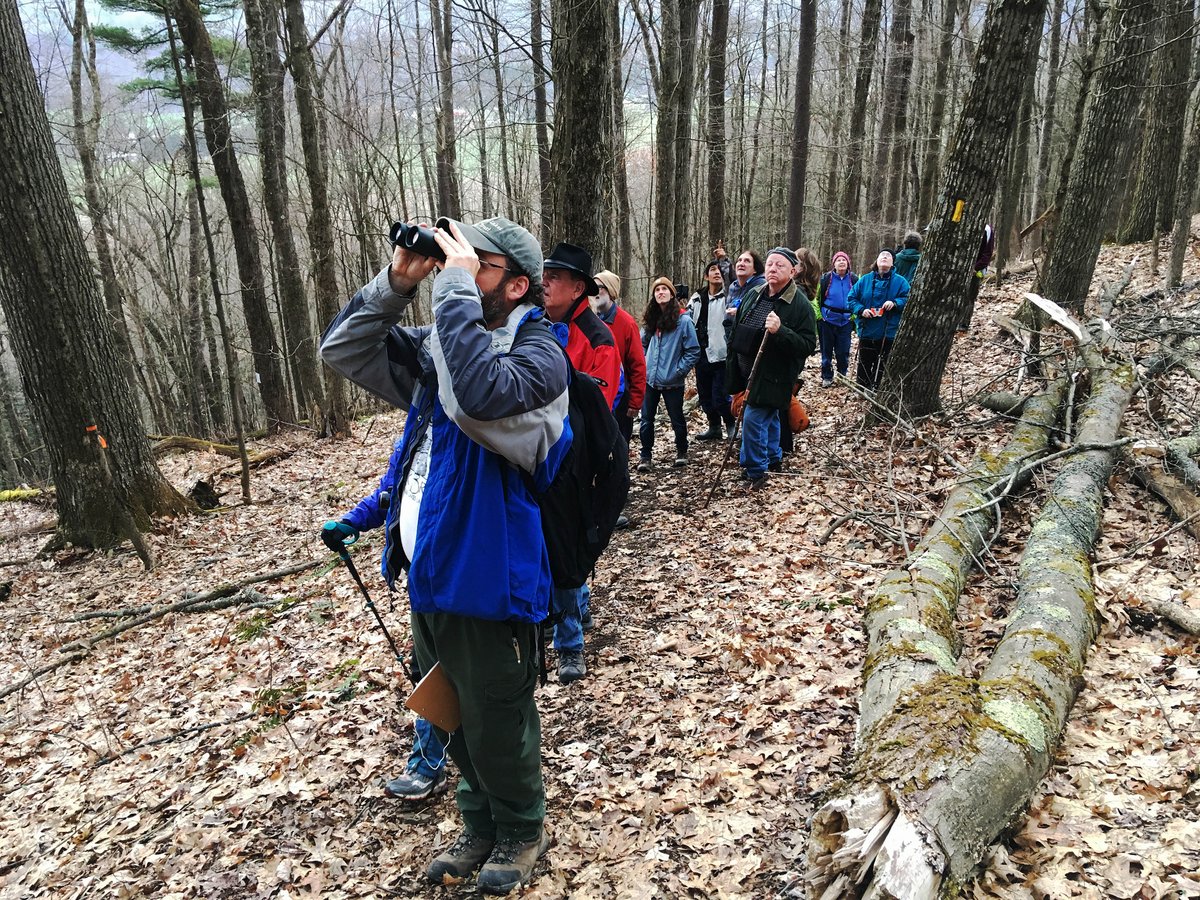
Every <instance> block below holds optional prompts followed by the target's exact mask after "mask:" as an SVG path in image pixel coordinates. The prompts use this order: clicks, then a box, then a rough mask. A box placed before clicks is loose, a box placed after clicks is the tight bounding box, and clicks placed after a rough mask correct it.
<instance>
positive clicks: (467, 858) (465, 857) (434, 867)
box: [425, 828, 496, 884]
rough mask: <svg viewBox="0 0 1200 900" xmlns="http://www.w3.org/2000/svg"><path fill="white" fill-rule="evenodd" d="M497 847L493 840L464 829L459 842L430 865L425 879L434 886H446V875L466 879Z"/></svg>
mask: <svg viewBox="0 0 1200 900" xmlns="http://www.w3.org/2000/svg"><path fill="white" fill-rule="evenodd" d="M495 846H496V842H495V841H493V840H492V839H491V838H482V837H480V836H479V835H477V834H473V833H472V832H470V831H467V830H466V829H465V828H464V829H463V830H462V832H461V833H460V834H459V835H458V838H457V840H455V842H454V843H453V844H451V845H450V847H449V848H448V849H447V850H445V851H444V852H443V853H442V855H441V856H439V857H438V858H437V859H435V860H434V861H433V862H431V863H430V864H429V868H428V869H426V870H425V878H426V879H428V880H429V881H430V882H431V883H433V884H445V883H446V882H445V880H444V878H443V876H445V875H449V876H450V877H451V878H466V877H467V876H469V875H470V874H471V873H472V872H474V871H475V870H476V869H478V868H479V866H480V865H481V864H482V863H483V861H484V860H486V859H487V858H488V857H489V856H490V855H491V853H492V848H493V847H495Z"/></svg>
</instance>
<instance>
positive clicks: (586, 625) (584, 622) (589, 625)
mask: <svg viewBox="0 0 1200 900" xmlns="http://www.w3.org/2000/svg"><path fill="white" fill-rule="evenodd" d="M579 627H580V628H582V629H583V630H584V631H591V630H592V629H593V628H595V627H596V620H595V619H593V618H592V613H591V610H588V614H587V615H586V616H584V617H583V618H581V619H580V620H579Z"/></svg>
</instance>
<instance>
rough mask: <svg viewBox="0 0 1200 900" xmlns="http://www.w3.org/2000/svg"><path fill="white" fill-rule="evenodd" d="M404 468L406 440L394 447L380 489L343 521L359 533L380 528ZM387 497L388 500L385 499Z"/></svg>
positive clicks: (361, 502)
mask: <svg viewBox="0 0 1200 900" xmlns="http://www.w3.org/2000/svg"><path fill="white" fill-rule="evenodd" d="M403 468H404V438H400V439H399V440H397V441H396V443H395V446H393V447H392V455H391V458H390V459H388V467H387V471H386V472H384V473H383V477H382V478H381V479H379V487H377V488H375V490H373V491H371V493H369V494H367V496H365V497H363V498H362V499H361V500H359V501H358V503H356V504H354V509H352V510H350V512H348V513H346V514H345V515H344V516H342V521H343V522H345V523H346V524H347V525H351V526H353V527H354V528H356V529H358V530H359V531H370V530H371V529H372V528H378V527H379V526H380V525H382V524H383V523H384V522H385V521H386V520H387V513H388V510H389V509H390V505H389V504H390V503H391V499H392V491H393V490H394V489H395V487H396V475H397V474H398V473H399V472H401V471H402V470H403ZM384 497H387V498H388V499H387V500H384V499H383V498H384ZM386 563H387V558H386V554H385V557H384V564H385V569H384V577H386V576H387V569H386Z"/></svg>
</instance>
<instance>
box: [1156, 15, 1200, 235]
mask: <svg viewBox="0 0 1200 900" xmlns="http://www.w3.org/2000/svg"><path fill="white" fill-rule="evenodd" d="M1193 6H1194V3H1193V0H1167V7H1168V9H1169V10H1170V14H1169V18H1168V20H1167V40H1168V41H1169V47H1170V50H1169V52H1168V60H1167V65H1166V71H1165V73H1164V75H1163V80H1164V81H1165V83H1166V88H1165V89H1166V91H1167V95H1168V96H1167V98H1166V99H1165V101H1164V103H1163V110H1162V115H1161V116H1160V117H1159V121H1160V122H1161V123H1162V133H1161V136H1160V140H1161V141H1162V142H1163V143H1164V144H1165V145H1166V146H1167V147H1182V146H1183V141H1184V137H1183V136H1184V125H1185V122H1186V120H1187V107H1188V96H1189V95H1190V94H1191V92H1192V85H1194V84H1195V83H1196V75H1197V69H1198V68H1200V63H1197V61H1196V47H1197V40H1196V23H1195V18H1194V12H1193ZM1175 158H1176V157H1175V155H1174V154H1171V155H1170V156H1169V158H1168V160H1167V168H1166V171H1165V172H1164V173H1163V183H1162V185H1161V186H1160V190H1159V194H1158V231H1160V232H1166V231H1170V230H1171V223H1172V222H1173V221H1174V216H1175V198H1176V197H1177V196H1178V194H1179V192H1180V187H1181V186H1182V188H1183V192H1184V193H1187V192H1188V190H1189V186H1191V187H1194V186H1195V184H1196V181H1195V179H1194V178H1193V179H1192V180H1191V181H1180V180H1179V177H1178V176H1179V169H1178V168H1177V167H1176V164H1175Z"/></svg>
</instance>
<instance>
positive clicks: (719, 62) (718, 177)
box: [707, 0, 729, 248]
mask: <svg viewBox="0 0 1200 900" xmlns="http://www.w3.org/2000/svg"><path fill="white" fill-rule="evenodd" d="M728 40H729V0H713V9H712V34H711V37H710V38H709V43H708V135H707V137H708V246H709V247H710V248H711V247H716V246H717V242H718V241H722V240H724V238H725V49H726V48H725V44H726V43H727V42H728Z"/></svg>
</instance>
